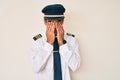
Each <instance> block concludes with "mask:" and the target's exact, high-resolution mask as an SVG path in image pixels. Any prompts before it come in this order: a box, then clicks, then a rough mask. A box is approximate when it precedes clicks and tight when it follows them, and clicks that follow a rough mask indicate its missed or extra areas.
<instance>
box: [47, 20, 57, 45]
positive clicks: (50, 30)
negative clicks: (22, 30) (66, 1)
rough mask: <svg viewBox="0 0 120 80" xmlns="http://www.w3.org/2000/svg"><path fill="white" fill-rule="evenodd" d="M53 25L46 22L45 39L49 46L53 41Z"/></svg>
mask: <svg viewBox="0 0 120 80" xmlns="http://www.w3.org/2000/svg"><path fill="white" fill-rule="evenodd" d="M54 30H55V25H54V23H53V22H48V23H47V30H46V37H47V42H48V43H50V44H51V45H52V44H53V43H54V40H55V34H54Z"/></svg>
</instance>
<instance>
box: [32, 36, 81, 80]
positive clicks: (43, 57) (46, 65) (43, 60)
mask: <svg viewBox="0 0 120 80" xmlns="http://www.w3.org/2000/svg"><path fill="white" fill-rule="evenodd" d="M64 39H65V40H66V42H67V43H65V44H64V45H62V46H60V47H59V53H60V57H61V68H62V80H71V79H70V72H69V69H71V70H72V71H76V70H77V69H78V68H79V66H80V55H79V50H78V44H77V42H76V39H75V37H73V36H72V35H67V34H65V35H64ZM46 40H47V39H46V36H45V35H42V37H40V38H39V39H37V40H33V45H32V48H31V63H32V69H33V71H34V72H35V73H37V74H38V77H39V80H54V79H53V78H54V75H53V72H54V69H53V45H51V44H49V43H47V42H46Z"/></svg>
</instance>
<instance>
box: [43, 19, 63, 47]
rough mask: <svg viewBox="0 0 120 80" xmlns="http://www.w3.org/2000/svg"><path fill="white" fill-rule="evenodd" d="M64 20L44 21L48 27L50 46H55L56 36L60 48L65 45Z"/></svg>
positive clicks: (47, 34)
mask: <svg viewBox="0 0 120 80" xmlns="http://www.w3.org/2000/svg"><path fill="white" fill-rule="evenodd" d="M63 22H64V20H51V21H50V20H46V19H44V23H45V25H46V27H47V29H46V37H47V42H48V43H49V44H51V45H52V44H53V43H54V40H55V36H57V40H58V44H59V46H62V45H63V40H64V29H63Z"/></svg>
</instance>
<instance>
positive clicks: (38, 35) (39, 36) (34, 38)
mask: <svg viewBox="0 0 120 80" xmlns="http://www.w3.org/2000/svg"><path fill="white" fill-rule="evenodd" d="M40 38H42V35H41V34H37V35H35V36H34V37H33V40H34V41H36V40H38V39H40Z"/></svg>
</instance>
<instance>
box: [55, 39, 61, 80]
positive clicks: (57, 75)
mask: <svg viewBox="0 0 120 80" xmlns="http://www.w3.org/2000/svg"><path fill="white" fill-rule="evenodd" d="M53 47H54V49H53V52H54V54H53V55H54V80H62V70H61V60H60V54H59V44H58V41H57V38H55V41H54V44H53Z"/></svg>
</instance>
